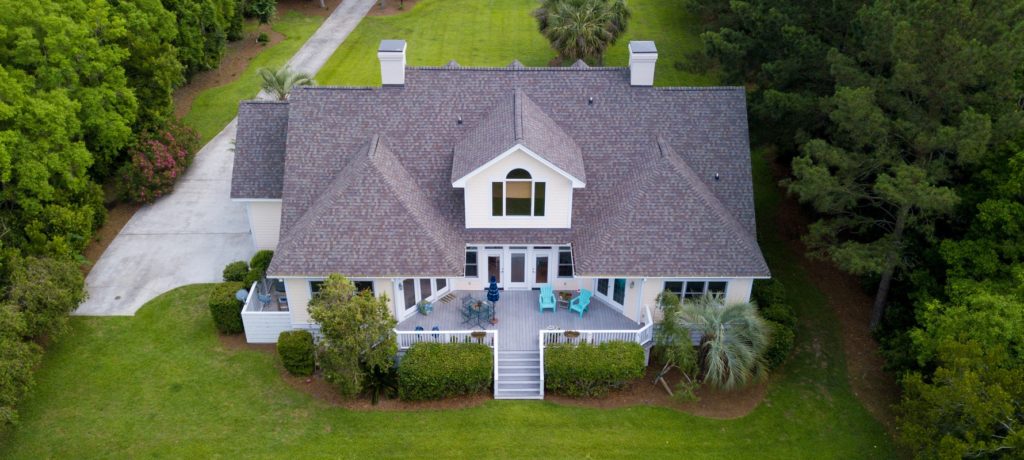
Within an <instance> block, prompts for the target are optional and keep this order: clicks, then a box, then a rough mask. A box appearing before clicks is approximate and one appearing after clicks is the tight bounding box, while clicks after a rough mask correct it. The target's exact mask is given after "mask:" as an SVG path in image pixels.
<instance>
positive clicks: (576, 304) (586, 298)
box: [569, 289, 594, 318]
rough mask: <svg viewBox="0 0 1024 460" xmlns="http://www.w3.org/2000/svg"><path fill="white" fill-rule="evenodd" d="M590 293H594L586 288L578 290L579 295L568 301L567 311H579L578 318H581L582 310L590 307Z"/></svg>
mask: <svg viewBox="0 0 1024 460" xmlns="http://www.w3.org/2000/svg"><path fill="white" fill-rule="evenodd" d="M592 295H594V294H593V293H591V292H590V291H588V290H586V289H582V290H580V295H578V296H576V298H575V299H572V300H570V301H569V311H574V312H577V313H579V314H580V318H582V317H583V312H585V311H587V309H588V308H589V307H590V296H592Z"/></svg>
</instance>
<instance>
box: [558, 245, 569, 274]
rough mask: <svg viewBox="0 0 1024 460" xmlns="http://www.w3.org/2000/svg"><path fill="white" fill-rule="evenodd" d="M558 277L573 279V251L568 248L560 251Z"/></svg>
mask: <svg viewBox="0 0 1024 460" xmlns="http://www.w3.org/2000/svg"><path fill="white" fill-rule="evenodd" d="M558 277H559V278H572V251H570V250H569V248H566V247H562V248H559V249H558Z"/></svg>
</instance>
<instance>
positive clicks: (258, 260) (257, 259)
mask: <svg viewBox="0 0 1024 460" xmlns="http://www.w3.org/2000/svg"><path fill="white" fill-rule="evenodd" d="M273 257H274V251H270V250H267V249H264V250H262V251H257V252H256V255H254V256H252V259H251V260H249V273H248V274H246V275H245V279H244V281H245V285H246V286H252V283H255V282H257V281H259V280H261V279H263V277H264V276H267V267H270V259H272V258H273Z"/></svg>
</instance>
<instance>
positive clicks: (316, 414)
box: [0, 158, 895, 459]
mask: <svg viewBox="0 0 1024 460" xmlns="http://www.w3.org/2000/svg"><path fill="white" fill-rule="evenodd" d="M755 171H756V174H757V181H756V188H757V193H758V211H759V214H758V215H759V216H760V217H761V228H762V231H761V232H760V233H761V235H762V244H763V246H762V247H763V249H764V251H765V253H766V255H767V256H768V258H769V260H770V263H771V265H772V268H773V273H774V274H775V276H776V277H778V278H779V279H781V280H782V281H783V282H784V283H786V286H787V287H788V288H789V289H788V290H789V292H790V293H792V294H793V295H792V298H791V299H790V301H791V302H792V303H793V304H794V306H795V307H796V308H797V310H798V312H799V313H800V315H801V327H800V331H799V336H798V346H797V351H796V354H795V355H794V356H793V358H792V359H791V360H790V362H789V363H788V364H787V365H786V366H785V367H784V369H783V370H782V371H781V372H780V373H779V375H776V376H775V377H774V378H773V380H772V382H771V384H770V386H769V390H768V396H767V398H766V400H765V402H764V403H763V404H761V405H760V406H759V407H758V408H757V409H755V410H754V412H753V413H751V414H750V415H748V416H747V417H745V418H742V419H738V420H729V421H719V420H710V419H704V418H700V417H695V416H691V415H688V414H684V413H680V412H677V411H674V410H669V409H663V408H656V407H642V406H641V407H633V408H628V409H610V410H602V409H582V408H575V407H563V406H559V405H556V404H553V403H547V402H535V401H530V402H518V401H491V402H488V403H486V404H484V405H483V406H480V407H476V408H471V409H463V410H451V411H443V412H442V411H422V412H354V411H349V410H344V409H340V408H336V407H333V406H329V405H327V404H325V403H322V402H319V401H317V400H314V399H312V398H311V397H309V396H307V395H306V394H304V393H301V392H298V391H296V390H294V389H292V388H291V387H289V386H288V385H287V384H285V383H284V382H283V381H282V380H281V379H280V378H279V377H278V369H277V364H276V362H275V361H276V358H275V357H274V356H273V355H271V354H267V353H262V352H256V351H227V350H225V349H224V348H222V347H221V345H220V342H219V341H218V339H217V337H216V332H215V331H214V328H213V324H212V322H211V320H210V318H209V313H208V311H207V309H206V308H205V301H206V293H207V291H208V289H209V286H208V285H197V286H187V287H183V288H180V289H177V290H174V291H171V292H169V293H167V294H164V295H163V296H161V297H159V298H158V299H156V300H154V301H152V302H150V303H149V304H147V305H146V306H144V307H143V308H142V309H141V310H139V312H138V314H137V315H136V316H135V317H131V318H82V317H73V318H72V332H71V333H70V334H69V335H68V336H67V337H65V338H64V339H62V340H61V341H60V342H58V343H57V344H56V345H55V346H54V347H53V348H52V349H51V350H50V351H49V352H48V353H47V355H46V358H45V361H44V364H43V366H42V368H41V369H40V371H39V373H38V375H37V378H38V381H39V384H38V386H37V388H36V390H35V392H34V393H33V395H32V396H31V397H30V398H29V399H28V400H26V402H25V404H23V406H22V409H21V410H22V423H21V426H20V427H19V428H18V429H17V430H13V431H9V432H7V433H6V434H4V435H2V437H0V446H2V447H0V458H26V459H28V458H31V459H35V458H44V457H64V458H83V457H111V456H113V457H161V456H172V457H209V456H224V457H247V458H248V457H274V456H277V457H281V456H292V457H325V456H329V457H333V456H350V457H367V456H368V457H381V456H389V457H416V456H424V455H431V456H436V457H511V456H519V457H541V456H556V457H568V456H572V457H586V456H590V457H604V458H608V457H659V458H680V457H681V456H684V455H685V456H697V457H706V458H735V457H749V456H757V457H758V458H786V459H791V458H868V457H870V458H887V457H893V456H895V453H894V451H893V447H892V445H891V444H890V441H889V439H888V438H887V436H886V434H885V433H884V431H883V429H882V427H881V425H879V424H878V423H877V422H876V421H875V420H874V419H872V418H871V416H870V415H869V414H868V413H867V411H865V410H864V408H863V407H862V406H861V404H860V403H859V402H858V401H857V400H856V398H855V397H854V396H853V395H852V394H851V393H850V389H849V386H848V385H847V380H846V374H845V366H844V362H843V359H844V358H843V354H842V347H841V344H840V338H839V333H838V330H837V326H836V321H835V318H834V317H833V315H832V312H831V310H830V309H829V307H828V306H827V305H826V304H825V299H824V296H823V295H822V294H821V292H819V291H818V290H816V289H815V288H814V287H813V286H811V285H809V284H808V283H807V281H806V274H805V273H803V271H802V270H801V269H799V268H798V266H797V265H796V264H795V262H794V260H793V255H791V254H789V253H787V252H786V251H785V249H784V247H783V245H782V243H781V242H780V241H778V240H777V239H776V238H774V236H773V234H772V232H771V231H770V229H771V228H773V227H772V225H773V224H772V222H771V220H772V218H773V213H772V211H773V210H774V209H775V206H774V204H775V203H776V202H777V201H778V200H779V199H780V197H779V194H778V193H777V191H776V189H775V187H774V185H773V183H772V180H771V178H770V177H769V176H768V168H767V165H766V162H765V160H763V159H761V158H757V159H756V160H755Z"/></svg>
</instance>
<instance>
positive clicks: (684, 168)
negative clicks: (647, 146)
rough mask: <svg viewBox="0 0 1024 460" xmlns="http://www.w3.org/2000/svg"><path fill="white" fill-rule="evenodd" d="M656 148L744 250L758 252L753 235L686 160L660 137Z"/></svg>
mask: <svg viewBox="0 0 1024 460" xmlns="http://www.w3.org/2000/svg"><path fill="white" fill-rule="evenodd" d="M657 146H658V151H659V153H660V154H661V156H662V157H663V158H664V159H665V160H666V161H667V162H668V164H669V165H670V166H671V167H672V169H674V170H675V172H676V173H677V174H679V175H680V176H683V177H684V178H685V179H686V180H687V181H688V182H690V184H691V187H692V188H693V189H694V191H695V192H697V193H696V194H695V195H696V196H697V198H698V199H700V200H701V201H702V202H704V204H705V206H707V207H708V208H710V209H711V210H712V211H713V212H714V214H715V215H717V216H718V218H719V219H721V220H722V223H723V224H725V225H726V226H727V227H729V229H730V230H732V232H733V234H734V235H736V236H738V237H739V240H740V243H741V244H743V246H744V248H745V249H747V250H750V251H755V252H758V251H760V249H759V247H758V245H757V241H756V240H755V239H754V235H751V234H750V233H749V232H747V231H746V229H744V228H743V226H742V225H741V224H740V221H739V219H737V218H736V216H735V215H733V214H732V213H731V212H729V210H728V209H726V207H725V205H724V204H722V201H721V200H719V199H718V197H717V196H715V193H714V192H712V191H711V188H710V187H708V184H707V183H706V182H704V180H702V179H701V178H700V176H698V175H697V173H696V172H695V171H694V170H693V168H690V165H689V164H688V163H687V162H686V160H683V159H682V158H681V157H680V156H679V155H678V154H677V153H676V152H675V150H673V149H672V147H671V146H670V145H668V142H666V141H665V139H663V138H662V137H661V136H658V137H657Z"/></svg>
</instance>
